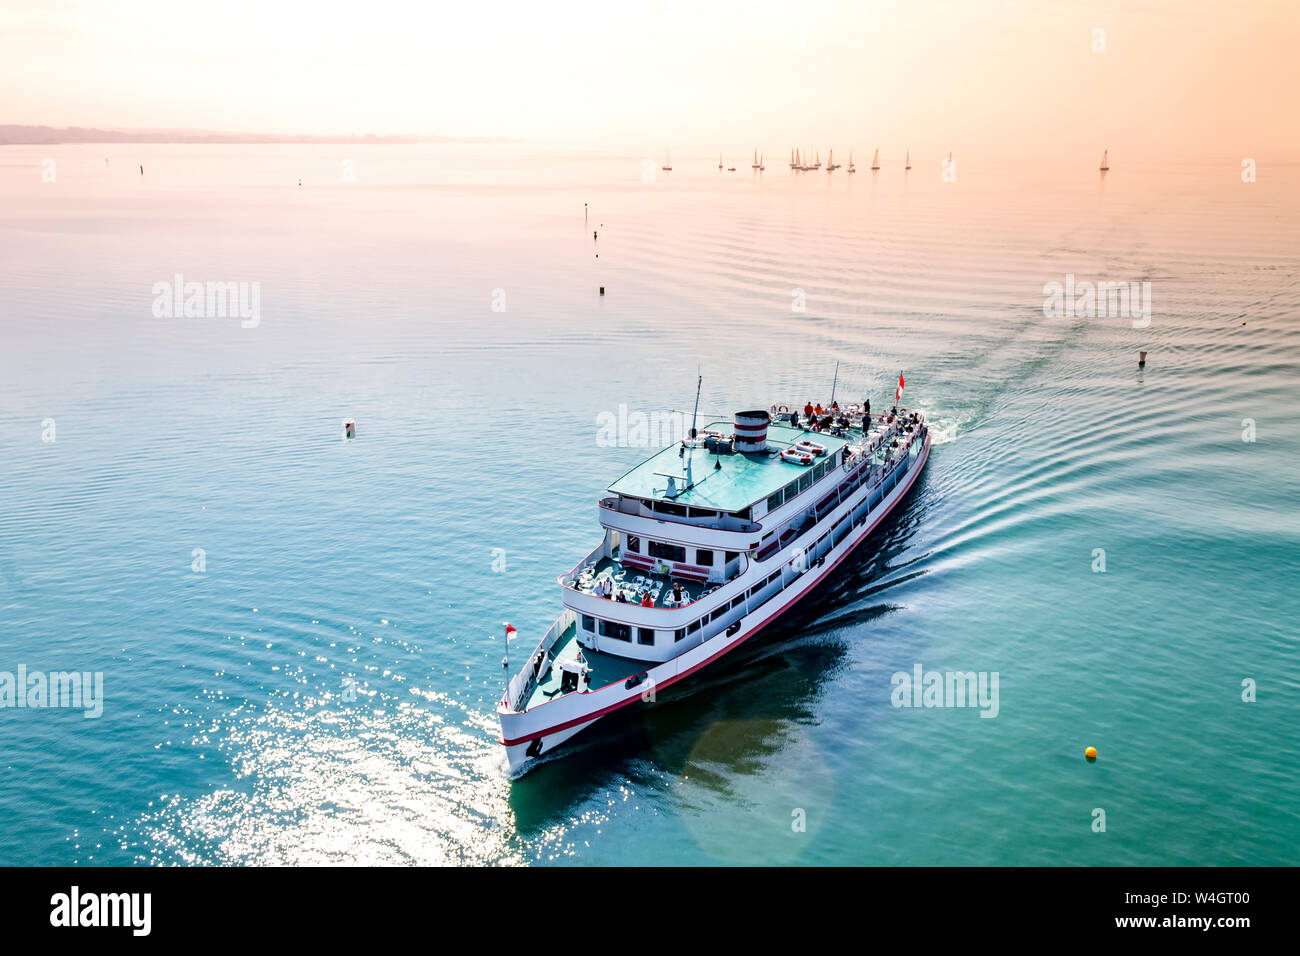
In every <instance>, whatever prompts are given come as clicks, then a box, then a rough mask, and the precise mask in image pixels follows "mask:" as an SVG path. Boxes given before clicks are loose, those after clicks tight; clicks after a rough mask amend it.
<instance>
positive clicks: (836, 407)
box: [831, 401, 840, 412]
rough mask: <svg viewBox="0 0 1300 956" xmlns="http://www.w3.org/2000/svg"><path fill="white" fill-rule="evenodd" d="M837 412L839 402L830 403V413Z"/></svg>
mask: <svg viewBox="0 0 1300 956" xmlns="http://www.w3.org/2000/svg"><path fill="white" fill-rule="evenodd" d="M839 410H840V403H839V402H834V401H833V402H831V411H832V412H838V411H839Z"/></svg>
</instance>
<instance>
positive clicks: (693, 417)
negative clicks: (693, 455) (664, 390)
mask: <svg viewBox="0 0 1300 956" xmlns="http://www.w3.org/2000/svg"><path fill="white" fill-rule="evenodd" d="M703 385H704V372H702V371H701V372H699V378H697V379H696V381H695V411H693V412H691V437H692V438H694V437H695V420H696V418H697V417H698V416H699V414H700V388H701V387H702V386H703Z"/></svg>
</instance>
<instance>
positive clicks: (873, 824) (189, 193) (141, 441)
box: [0, 144, 1300, 865]
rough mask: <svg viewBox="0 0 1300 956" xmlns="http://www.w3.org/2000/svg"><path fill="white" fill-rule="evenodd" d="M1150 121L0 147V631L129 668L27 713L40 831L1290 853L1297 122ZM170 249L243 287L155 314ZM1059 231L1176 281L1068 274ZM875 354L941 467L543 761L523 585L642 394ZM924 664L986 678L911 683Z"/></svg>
mask: <svg viewBox="0 0 1300 956" xmlns="http://www.w3.org/2000/svg"><path fill="white" fill-rule="evenodd" d="M1112 145H1113V144H1112ZM777 152H779V151H777ZM857 153H858V155H857V158H858V159H862V158H863V156H864V155H868V154H867V153H866V152H865V150H861V149H860V150H858V151H857ZM1121 153H1122V151H1121V150H1118V149H1114V150H1112V164H1113V166H1114V168H1113V169H1112V171H1111V172H1110V173H1109V174H1108V176H1107V177H1106V178H1105V179H1104V180H1103V179H1102V178H1101V177H1100V175H1099V174H1098V172H1097V171H1096V168H1095V166H1096V161H1095V157H1082V158H1078V159H1077V160H1075V159H1071V160H1070V161H1068V162H1067V161H1062V162H1061V163H1058V164H1054V165H1053V164H1048V165H1043V164H1038V165H1035V164H1029V163H1007V162H1004V161H1002V160H1000V159H998V160H996V161H995V159H994V157H993V156H992V155H989V156H985V157H977V156H973V155H972V156H970V157H965V156H960V155H959V156H957V157H956V159H957V168H956V173H957V176H956V181H955V182H943V181H942V180H941V168H940V157H938V156H919V155H913V157H912V161H913V164H914V167H915V168H913V169H912V171H911V172H910V173H909V174H907V175H906V176H905V175H904V173H903V170H902V168H901V167H902V163H901V161H900V158H899V157H897V156H893V155H888V156H886V157H885V158H884V160H883V165H884V168H883V169H882V170H881V171H880V172H879V173H878V174H875V175H873V174H872V173H871V172H869V171H867V170H866V169H865V165H866V164H863V165H860V166H859V169H858V172H857V173H856V174H854V175H853V176H851V177H850V176H849V175H847V174H846V173H845V172H844V170H842V169H841V170H839V171H837V172H835V173H834V174H830V175H828V174H827V173H826V172H824V171H823V172H819V173H805V174H796V173H793V172H792V171H790V170H789V169H788V168H787V164H786V162H785V161H781V160H779V159H775V160H773V161H771V162H769V164H768V168H767V171H766V172H765V173H764V174H762V175H761V176H759V175H754V174H753V173H751V171H750V170H749V168H748V165H749V164H748V162H740V160H743V159H745V157H742V156H739V155H738V156H736V157H734V160H735V161H737V163H736V164H737V166H739V167H740V169H739V170H738V171H737V172H736V173H726V172H721V173H720V172H719V171H718V170H717V169H716V161H715V160H714V159H713V158H711V157H707V156H697V157H689V156H685V155H681V156H675V157H674V165H675V167H676V168H675V169H674V170H673V171H672V172H671V173H665V172H662V171H660V170H659V168H658V167H659V166H660V165H662V163H661V161H660V160H659V158H658V157H657V156H656V157H654V158H653V159H652V160H649V161H646V162H643V160H642V158H641V157H639V156H625V157H621V158H619V157H582V156H562V155H542V154H539V153H536V152H534V151H532V150H530V149H529V148H528V147H527V146H516V145H510V146H484V145H476V146H469V145H448V146H441V145H438V146H435V145H429V146H406V147H371V148H369V149H359V148H355V147H327V146H319V147H287V146H286V147H274V146H263V147H247V146H203V147H199V146H156V145H150V146H121V145H110V146H63V147H4V148H3V149H2V150H0V198H2V199H3V212H2V213H0V252H2V253H3V255H0V287H2V288H3V299H2V301H3V310H2V312H0V321H2V322H3V329H4V338H5V347H4V348H3V349H2V350H0V370H2V372H3V374H2V375H0V442H2V444H3V448H4V450H5V455H4V460H3V463H2V464H0V491H2V492H3V503H2V505H0V671H8V672H15V671H16V670H17V668H18V667H19V666H20V665H24V666H26V667H27V668H28V669H29V670H32V671H36V670H41V671H54V670H77V671H91V672H94V671H102V672H103V674H104V698H105V699H104V709H103V716H102V717H101V718H99V719H93V720H91V719H85V718H83V716H82V714H81V713H80V712H73V711H69V710H55V709H29V708H22V709H18V708H9V709H0V822H2V823H3V825H2V826H0V863H5V864H86V865H94V864H130V863H141V864H171V863H221V864H230V863H236V864H243V863H249V864H263V863H303V864H327V863H331V864H332V863H497V862H501V863H541V864H572V863H579V864H589V863H597V864H617V863H634V864H692V863H713V862H721V863H769V862H775V863H786V862H792V863H799V864H855V863H863V864H885V865H894V864H922V865H928V864H959V865H980V864H1066V865H1076V864H1121V865H1127V864H1139V865H1150V864H1172V865H1200V864H1246V865H1252V864H1294V863H1296V862H1298V859H1297V857H1298V851H1297V849H1296V848H1297V846H1300V815H1298V813H1297V809H1298V808H1300V666H1298V665H1297V630H1296V622H1297V621H1298V620H1300V597H1297V588H1296V582H1297V571H1298V570H1300V477H1298V475H1300V468H1298V466H1300V402H1298V401H1297V396H1298V395H1300V320H1298V318H1297V316H1298V314H1300V167H1296V166H1283V167H1270V166H1269V165H1268V164H1267V163H1266V162H1264V163H1262V164H1261V166H1260V169H1259V176H1258V182H1256V183H1251V184H1247V183H1243V182H1242V181H1241V178H1240V170H1239V169H1238V168H1237V167H1236V166H1235V164H1232V163H1229V164H1226V165H1223V164H1219V165H1215V164H1204V165H1197V164H1183V163H1178V162H1170V163H1168V164H1164V165H1159V166H1143V167H1136V168H1134V167H1131V166H1126V165H1125V164H1124V163H1123V161H1122V159H1121ZM105 159H107V160H108V162H107V164H106V163H105ZM45 160H52V161H53V165H52V166H51V165H48V164H46V163H45V162H44V161H45ZM140 165H143V167H144V174H143V175H141V173H140V170H139V166H140ZM647 170H648V171H649V172H650V173H651V174H652V179H653V181H645V180H646V179H647V178H649V177H647V176H646V171H647ZM43 174H44V179H50V178H53V181H52V182H47V181H44V180H43ZM299 179H301V181H302V185H301V187H300V186H299V185H298V182H299ZM353 180H355V181H353ZM584 204H586V208H587V218H586V219H585V220H584ZM593 230H596V231H598V233H599V238H598V240H596V241H593V238H592V232H593ZM597 253H599V257H597ZM178 273H179V274H181V275H183V276H184V278H185V281H214V282H215V281H220V282H247V283H258V286H257V288H258V292H259V300H258V305H259V311H258V315H257V319H258V321H257V324H256V326H255V327H249V328H245V327H242V325H241V322H240V320H239V319H238V318H222V317H208V318H167V317H158V316H156V315H155V313H154V302H155V297H156V296H155V292H154V286H155V284H156V283H171V282H172V281H173V277H174V276H175V275H176V274H178ZM1067 275H1073V276H1074V277H1075V281H1076V282H1083V281H1091V282H1096V281H1115V282H1119V281H1124V282H1129V281H1133V282H1143V281H1149V282H1150V305H1151V314H1150V322H1149V325H1147V326H1146V327H1143V328H1135V327H1134V324H1135V321H1136V322H1137V323H1138V324H1139V325H1141V324H1142V320H1141V318H1139V319H1137V320H1134V319H1132V318H1131V317H1129V316H1124V315H1113V314H1112V315H1105V314H1103V315H1097V316H1093V315H1088V314H1086V311H1085V313H1084V314H1079V313H1078V312H1077V310H1076V313H1075V314H1071V315H1064V316H1048V315H1045V314H1044V298H1045V296H1044V285H1045V284H1046V283H1050V282H1054V281H1055V282H1060V283H1062V284H1065V283H1066V281H1067V279H1066V277H1067ZM601 285H604V286H605V287H606V295H605V296H604V297H601V296H599V295H598V288H599V286H601ZM250 288H251V286H250ZM800 299H802V301H803V304H804V311H796V306H797V304H798V303H799V301H800ZM245 324H247V323H245ZM1139 350H1147V351H1148V353H1149V355H1148V360H1147V365H1146V368H1145V369H1139V368H1138V364H1137V357H1138V352H1139ZM837 361H838V362H839V363H840V366H839V379H838V393H837V394H838V395H839V396H841V397H846V396H847V397H853V398H858V397H862V396H869V397H870V398H871V399H872V400H873V403H875V404H877V406H878V407H879V406H880V405H884V404H886V403H887V400H888V399H889V398H891V397H892V392H893V385H894V383H895V382H896V380H897V376H898V373H899V371H900V369H901V370H903V371H904V372H905V373H906V379H907V390H906V400H907V403H909V404H912V405H914V406H916V407H919V408H921V409H923V410H924V411H925V412H926V413H927V415H928V416H929V417H930V419H931V421H932V422H933V423H934V425H935V428H936V431H937V432H938V433H939V435H940V440H941V442H942V443H940V444H936V446H935V448H934V452H933V454H932V455H931V457H930V461H929V463H928V465H927V467H926V472H925V473H924V475H923V476H922V479H921V481H920V482H919V484H918V486H917V488H916V489H915V490H914V492H913V493H912V496H911V497H910V499H909V500H908V502H907V503H906V505H905V507H903V508H902V509H901V511H900V513H898V514H897V515H896V516H895V517H893V518H891V520H890V521H889V522H888V523H887V525H886V526H885V527H884V528H883V530H882V531H881V532H880V533H879V534H878V535H877V536H876V538H875V539H874V540H873V542H872V543H870V544H869V545H865V546H863V547H862V548H860V549H859V552H858V555H857V556H856V557H855V558H854V560H852V561H850V562H846V564H845V565H844V566H842V568H841V569H840V571H839V572H837V574H836V576H835V578H834V579H833V581H832V582H830V583H829V584H828V585H826V586H824V587H823V588H822V590H821V591H820V592H818V595H817V597H816V599H815V601H813V602H811V603H810V604H809V605H808V606H806V607H802V608H800V609H798V610H797V611H795V612H793V613H792V614H791V615H787V616H786V618H784V619H783V621H782V624H781V626H780V627H778V628H776V629H774V630H772V629H769V633H768V634H767V636H766V638H765V639H764V640H762V641H761V642H759V643H758V645H757V646H755V647H752V648H750V649H748V650H746V651H744V652H742V653H740V654H738V655H737V656H736V658H735V659H730V658H728V659H725V660H724V662H722V663H720V664H719V665H717V666H715V667H714V668H713V669H712V670H711V671H707V672H705V674H704V675H702V677H701V679H700V680H699V681H697V682H696V683H694V684H692V685H691V686H689V687H688V688H685V689H684V690H683V691H681V692H677V693H672V694H665V695H663V697H662V699H661V700H660V701H659V702H658V703H656V704H654V705H652V706H649V707H646V708H643V709H641V710H640V711H639V712H638V713H636V714H634V715H631V716H628V717H626V718H614V719H610V720H608V721H604V722H602V723H605V724H608V726H601V725H599V724H598V725H597V728H594V729H593V730H592V731H591V732H589V733H587V734H584V735H583V736H582V737H580V738H578V744H577V746H575V747H574V748H572V749H571V750H570V751H569V753H568V756H566V757H565V758H564V759H562V760H555V761H553V762H550V763H547V764H544V765H543V766H541V767H540V768H538V769H537V770H535V771H534V772H532V773H530V774H528V775H526V776H524V777H523V778H521V779H519V780H515V781H510V780H509V779H508V778H507V776H506V774H505V770H504V760H503V755H502V753H501V749H500V748H499V747H498V745H497V744H496V734H497V727H496V721H495V717H494V713H493V706H494V702H495V701H496V699H497V697H498V695H499V693H500V689H501V683H502V668H501V658H502V654H503V650H504V647H503V644H502V641H501V638H500V631H501V622H502V621H506V620H509V621H511V622H512V623H514V624H515V625H516V626H517V627H518V628H519V629H520V632H521V638H522V641H521V643H522V644H524V645H528V646H531V644H532V643H533V641H534V640H535V639H536V637H537V636H538V635H539V634H540V632H541V631H542V630H543V629H544V628H545V627H547V626H548V625H549V623H550V622H551V621H552V620H553V619H554V617H555V615H556V614H557V613H558V610H559V602H558V586H557V584H556V582H555V578H556V576H557V575H558V574H561V573H563V572H564V571H566V570H568V569H569V568H571V567H572V566H573V564H574V563H575V562H576V561H577V560H578V559H579V558H581V557H582V556H583V555H584V554H586V553H587V551H588V550H589V549H590V548H591V547H592V546H593V545H594V544H595V543H596V541H597V540H598V527H597V523H596V499H597V498H598V497H599V496H600V495H601V493H602V491H603V490H604V488H605V487H606V486H607V485H608V484H609V483H611V482H612V481H613V480H614V479H615V478H617V477H618V476H619V475H621V474H622V473H623V472H624V471H626V470H627V469H628V468H630V467H631V466H632V465H633V464H635V463H636V462H638V461H640V460H641V459H643V458H644V457H646V456H647V455H648V454H649V453H650V451H651V450H652V449H650V448H647V447H644V446H641V447H638V446H637V443H638V441H639V436H638V435H636V434H632V435H631V436H629V437H630V438H631V442H630V443H628V442H623V443H612V444H611V443H610V442H606V441H600V440H598V420H599V418H600V416H601V415H602V413H613V414H615V415H618V414H619V412H620V406H626V409H627V412H628V414H630V415H633V416H635V414H636V413H641V414H646V415H650V414H652V413H661V414H666V413H671V412H672V411H674V410H675V411H678V412H680V411H682V410H687V411H689V409H690V407H691V403H692V401H693V398H694V387H695V376H696V373H697V369H701V370H702V371H703V375H704V392H703V397H702V400H701V404H702V409H703V411H705V412H707V413H710V414H716V415H722V416H725V415H729V414H730V413H731V412H733V411H735V410H737V409H742V408H750V407H755V406H765V405H767V404H768V403H769V402H771V401H773V400H778V399H779V400H792V401H796V402H799V403H800V404H802V403H803V402H804V401H806V400H808V399H812V400H821V401H825V400H827V399H828V398H829V395H830V389H831V381H832V376H833V374H834V372H835V365H836V362H837ZM345 418H354V419H355V420H356V422H357V437H356V439H355V440H354V441H345V440H343V437H342V427H341V423H342V421H343V420H344V419H345ZM655 437H656V438H657V437H658V436H655ZM669 437H671V436H669ZM1103 566H1104V571H1102V570H1101V568H1102V567H1103ZM917 665H920V666H921V667H922V668H923V669H925V670H937V671H975V672H987V673H992V672H997V674H998V675H999V702H998V712H997V716H996V717H995V718H993V719H984V718H981V717H980V712H979V710H977V709H974V708H956V707H953V708H928V709H927V708H919V709H918V708H899V707H895V706H893V705H892V703H891V689H892V688H891V675H893V674H895V673H896V672H900V671H902V672H908V673H911V672H912V671H913V669H914V667H916V666H917ZM1243 681H1253V682H1254V683H1253V686H1254V697H1255V700H1253V701H1244V700H1243V694H1245V695H1246V696H1250V694H1249V693H1247V690H1248V688H1243ZM584 738H585V739H584ZM1087 746H1095V747H1097V748H1098V750H1099V751H1100V759H1099V760H1098V761H1097V762H1096V763H1094V764H1089V763H1087V762H1086V761H1085V760H1084V759H1083V750H1084V748H1085V747H1087ZM1097 809H1101V810H1104V813H1105V832H1104V833H1099V832H1094V829H1093V827H1094V820H1095V819H1097V814H1096V812H1095V811H1096V810H1097ZM797 811H802V815H803V818H804V819H805V820H806V829H805V830H804V831H803V832H797V831H796V829H795V828H794V827H793V826H792V821H794V820H795V819H796V818H797V816H798V813H797Z"/></svg>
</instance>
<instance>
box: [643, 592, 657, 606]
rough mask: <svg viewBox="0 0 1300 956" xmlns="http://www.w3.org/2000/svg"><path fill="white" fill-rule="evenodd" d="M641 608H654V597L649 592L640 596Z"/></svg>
mask: <svg viewBox="0 0 1300 956" xmlns="http://www.w3.org/2000/svg"><path fill="white" fill-rule="evenodd" d="M641 606H642V607H654V606H655V599H654V595H653V594H651V593H650V592H649V591H646V593H645V594H643V595H641Z"/></svg>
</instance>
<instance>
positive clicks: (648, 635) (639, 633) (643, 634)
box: [636, 627, 655, 644]
mask: <svg viewBox="0 0 1300 956" xmlns="http://www.w3.org/2000/svg"><path fill="white" fill-rule="evenodd" d="M636 642H637V643H638V644H653V643H654V642H655V632H654V631H652V630H651V629H650V628H648V627H638V628H637V629H636Z"/></svg>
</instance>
